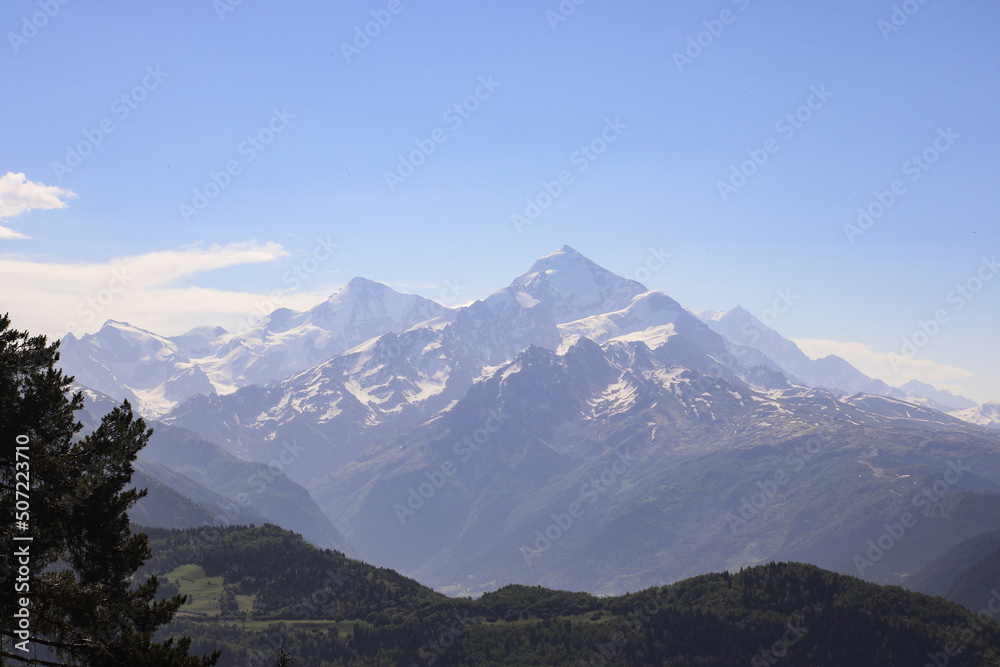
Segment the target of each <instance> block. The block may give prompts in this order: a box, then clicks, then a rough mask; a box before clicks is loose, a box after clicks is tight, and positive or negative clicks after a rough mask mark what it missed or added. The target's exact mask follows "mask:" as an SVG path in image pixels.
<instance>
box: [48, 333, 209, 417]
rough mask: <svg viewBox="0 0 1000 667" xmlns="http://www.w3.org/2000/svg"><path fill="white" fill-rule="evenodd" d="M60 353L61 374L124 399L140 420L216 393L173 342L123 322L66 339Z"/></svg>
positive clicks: (195, 366) (200, 370) (206, 378)
mask: <svg viewBox="0 0 1000 667" xmlns="http://www.w3.org/2000/svg"><path fill="white" fill-rule="evenodd" d="M59 353H60V365H61V367H62V369H63V370H64V371H65V372H66V373H67V374H68V375H72V376H74V377H75V378H76V382H77V383H78V384H81V385H84V386H87V387H90V388H92V389H96V390H97V391H100V392H103V393H105V394H107V395H108V396H111V397H112V398H114V399H116V400H123V399H128V400H129V402H130V403H132V405H133V406H134V407H135V409H136V412H138V413H139V414H141V415H142V416H144V417H151V418H156V417H159V416H160V415H162V414H164V413H166V412H167V411H168V410H169V409H170V408H172V407H173V406H174V405H176V404H177V403H179V402H180V401H182V400H184V399H185V398H187V397H188V396H192V395H194V394H211V393H214V392H215V386H214V385H213V384H212V382H211V380H210V379H209V378H208V376H207V375H206V374H205V371H204V370H202V369H201V367H199V365H198V364H196V363H194V362H193V361H192V360H191V358H190V357H188V356H187V355H186V354H185V353H184V352H183V350H181V348H180V346H178V344H177V343H176V342H174V341H172V340H170V339H169V338H165V337H163V336H159V335H157V334H155V333H152V332H150V331H146V330H144V329H140V328H138V327H134V326H131V325H129V324H126V323H124V322H115V321H113V320H108V321H107V322H106V323H105V324H104V326H103V327H101V329H100V331H98V332H97V333H93V334H85V335H83V336H82V337H81V338H76V337H75V336H73V334H68V335H67V336H66V337H65V338H63V339H62V342H61V343H60V346H59Z"/></svg>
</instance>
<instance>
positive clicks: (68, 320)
mask: <svg viewBox="0 0 1000 667" xmlns="http://www.w3.org/2000/svg"><path fill="white" fill-rule="evenodd" d="M288 255H289V253H288V251H287V250H285V249H284V248H283V247H282V246H281V245H280V244H278V243H256V242H248V243H229V244H226V245H213V246H209V247H205V246H201V245H196V246H190V247H186V248H181V249H177V250H166V251H161V252H152V253H146V254H142V255H132V256H128V257H120V258H115V259H111V260H108V261H106V262H100V263H58V262H41V261H28V260H20V259H18V260H15V259H0V284H3V285H5V286H8V287H9V289H5V290H4V295H3V301H2V303H0V311H9V312H10V315H11V318H12V319H13V323H14V326H16V327H17V328H19V329H22V330H24V329H26V330H28V331H31V332H32V333H44V334H46V335H49V336H54V337H62V336H63V335H64V334H66V333H69V332H73V333H77V334H82V333H88V332H93V331H96V330H97V329H98V328H100V326H101V324H103V323H104V322H105V321H106V320H108V319H114V320H121V321H126V322H129V323H130V324H133V325H135V326H139V327H142V328H144V329H149V330H151V331H155V332H156V333H160V334H164V335H176V334H179V333H182V332H184V331H186V330H188V329H190V328H191V327H194V326H198V325H202V324H212V325H221V326H223V327H226V328H228V329H232V328H234V327H235V325H236V324H237V323H238V322H240V321H241V320H242V319H245V318H246V316H247V314H248V313H252V312H259V311H260V310H262V309H263V310H264V311H265V312H270V310H272V309H273V308H277V307H279V306H282V307H288V308H296V309H302V308H306V307H310V306H313V305H315V304H316V303H318V302H319V301H321V300H322V299H324V298H325V297H326V296H329V287H328V286H326V287H324V286H320V285H317V286H316V288H317V289H319V288H321V287H324V289H321V291H318V292H316V293H311V292H304V291H292V290H283V293H282V297H281V299H280V303H274V299H273V298H272V297H271V293H270V292H249V291H248V292H241V291H233V290H222V289H215V288H209V287H199V286H183V287H179V286H175V285H176V283H177V282H178V281H179V280H180V279H182V278H185V277H188V276H192V275H196V274H200V273H203V272H205V271H210V270H213V269H221V268H226V267H235V266H240V265H246V264H261V263H272V262H277V261H279V260H281V259H283V258H286V257H288ZM276 287H278V286H276ZM262 304H264V305H262ZM271 304H273V306H271Z"/></svg>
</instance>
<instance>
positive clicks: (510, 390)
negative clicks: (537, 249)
mask: <svg viewBox="0 0 1000 667" xmlns="http://www.w3.org/2000/svg"><path fill="white" fill-rule="evenodd" d="M251 319H260V321H248V322H247V323H245V325H244V326H242V327H240V329H239V330H237V331H235V332H226V331H223V330H222V329H219V328H216V327H212V326H205V327H199V328H197V329H195V330H193V331H191V332H189V333H187V334H184V335H182V336H175V337H164V336H159V335H157V334H154V333H152V332H147V331H143V330H141V329H138V328H136V327H133V326H130V325H128V324H125V323H120V322H108V323H106V324H105V325H104V327H103V328H102V329H101V330H100V331H98V332H97V333H95V334H90V335H85V336H83V337H82V338H76V337H74V336H68V337H67V338H66V339H64V340H63V342H62V348H61V350H62V352H63V358H62V363H63V368H64V370H65V371H66V372H67V373H68V374H71V375H74V376H75V378H76V382H77V383H79V384H80V385H83V386H85V387H88V388H89V389H91V390H94V391H93V392H92V395H93V396H97V392H101V393H103V394H106V395H107V396H109V397H110V398H111V399H113V400H115V401H120V400H122V399H125V398H127V399H129V400H130V401H133V402H134V403H135V404H136V405H137V406H138V407H139V409H140V410H141V411H142V412H143V414H144V415H145V416H146V417H147V418H149V419H154V420H155V422H151V425H152V426H153V427H154V435H153V439H152V441H151V445H150V448H149V449H150V451H148V452H143V458H144V459H147V460H148V461H140V463H141V464H142V465H141V466H140V467H139V470H140V471H141V472H142V474H143V475H145V476H146V477H145V478H144V479H155V481H156V482H157V483H158V485H157V488H158V489H159V491H158V494H159V496H158V497H159V498H160V500H159V501H158V503H157V506H156V507H151V506H147V507H145V509H144V511H146V513H147V515H146V516H147V517H148V518H143V517H141V516H140V515H138V514H135V515H134V518H135V520H137V521H138V520H142V521H143V522H149V523H150V524H154V525H157V526H161V527H165V528H188V527H191V526H194V525H200V524H202V523H204V522H205V514H206V513H207V514H209V515H211V516H212V517H214V519H213V522H214V523H229V524H232V523H258V521H259V520H260V521H263V520H266V521H268V522H271V523H277V524H279V525H281V526H283V527H285V528H290V529H294V530H297V531H298V532H301V533H302V534H303V535H304V536H305V537H306V539H308V540H309V541H311V542H313V543H314V544H316V545H318V546H320V547H324V548H334V549H338V550H345V549H346V550H350V551H351V553H353V554H356V555H358V556H359V557H361V558H363V559H365V560H367V561H369V562H372V563H374V564H377V565H380V566H384V567H391V568H394V569H396V570H398V571H400V572H402V573H403V574H405V575H407V576H412V577H415V578H417V579H418V580H420V581H422V582H423V583H425V584H427V585H430V586H433V587H434V588H436V589H437V590H439V591H444V592H447V593H450V594H475V595H479V594H483V593H488V592H492V591H496V590H497V589H500V588H501V587H503V586H506V585H508V584H521V585H539V584H541V585H546V586H553V587H560V588H567V589H573V590H586V591H589V592H590V593H592V594H602V595H618V594H622V593H624V592H626V591H635V590H640V589H648V588H649V587H653V586H661V585H663V584H664V583H667V582H670V581H676V580H679V579H683V578H687V577H692V576H696V575H700V574H702V573H704V572H707V571H712V570H719V571H721V570H728V571H735V570H738V569H739V568H741V567H747V566H752V565H756V564H760V563H767V562H769V561H772V560H782V561H800V562H809V563H813V564H815V565H818V566H821V567H824V568H827V569H830V570H834V571H838V572H841V573H846V574H853V575H856V576H860V577H862V578H864V579H868V580H870V581H873V582H878V583H893V584H901V585H904V586H908V587H917V588H919V585H918V584H919V582H928V581H932V580H933V581H935V582H937V583H935V586H938V588H936V589H934V591H935V592H938V593H948V592H949V591H950V590H951V589H950V588H945V589H942V588H940V586H942V585H943V584H942V583H941V582H942V581H944V579H947V578H948V577H952V578H953V580H952V581H949V582H948V586H951V585H952V584H955V582H956V581H958V579H959V578H960V577H964V576H965V574H966V571H967V570H970V569H971V568H975V567H978V566H980V565H981V567H980V570H981V571H988V570H989V567H988V563H985V562H984V563H980V561H981V560H982V559H984V558H986V557H987V555H988V554H986V553H985V552H984V550H982V549H978V550H977V549H972V548H970V549H967V550H966V551H965V552H963V553H965V554H966V555H965V556H964V557H962V558H953V557H952V556H949V554H951V553H952V551H953V550H955V549H961V548H962V546H961V545H965V544H967V543H968V542H969V540H975V539H978V537H979V536H981V535H983V534H986V533H989V532H991V531H997V530H1000V430H998V429H997V427H1000V411H998V410H997V409H996V404H985V405H982V406H976V405H975V404H974V403H973V402H971V401H969V400H968V399H965V398H963V397H959V396H954V395H952V394H950V393H948V392H944V391H940V390H937V389H935V388H934V387H931V386H929V385H924V384H921V383H909V384H907V385H904V386H903V387H899V388H893V387H889V386H887V385H885V384H884V383H882V382H880V381H878V380H873V379H871V378H868V377H867V376H865V375H863V374H862V373H860V372H859V371H858V370H857V369H855V368H853V367H852V366H851V365H850V364H849V363H848V362H846V361H845V360H843V359H840V358H839V357H832V356H831V357H826V358H824V359H818V360H812V359H809V358H808V357H806V356H805V355H804V354H803V353H802V352H801V350H799V349H798V347H797V346H796V345H795V344H794V343H792V342H791V341H789V340H787V339H784V338H782V337H781V336H780V335H779V334H778V333H777V332H775V331H774V330H772V329H770V328H769V327H767V326H766V325H765V324H764V323H763V322H762V321H761V320H760V319H758V318H755V317H754V316H753V315H751V314H750V313H748V312H747V311H745V310H743V309H741V308H735V309H733V310H730V311H728V312H725V313H715V312H704V313H692V312H690V311H688V310H686V309H685V308H684V307H683V306H681V305H680V304H679V303H677V302H676V301H675V300H673V299H672V298H670V297H669V296H667V295H666V294H663V293H662V292H658V291H650V290H647V289H646V288H645V287H644V286H643V285H642V284H640V283H638V282H636V281H634V280H629V279H626V278H623V277H620V276H618V275H615V274H614V273H612V272H610V271H607V270H605V269H603V268H601V267H600V266H598V265H597V264H595V263H594V262H592V261H590V260H589V259H587V258H585V257H583V256H582V255H580V254H579V253H577V252H576V251H574V250H573V249H572V248H569V247H563V248H561V249H560V250H558V251H557V252H555V253H553V254H551V255H549V256H547V257H544V258H542V259H540V260H538V261H537V262H535V264H534V265H533V266H532V267H531V268H530V269H528V271H526V272H525V273H524V274H522V275H520V276H518V277H517V278H515V279H514V280H513V281H512V282H511V284H510V285H508V286H507V287H504V288H502V289H499V290H497V291H496V292H494V293H493V294H491V295H489V296H488V297H486V298H484V299H481V300H478V301H475V302H472V303H469V304H466V305H463V306H460V307H455V308H446V307H443V306H441V305H439V304H437V303H435V302H432V301H429V300H426V299H423V298H422V297H417V296H412V295H404V294H400V293H398V292H395V291H393V290H391V289H390V288H388V287H386V286H384V285H381V284H379V283H374V282H372V281H368V280H364V279H354V280H352V281H351V282H350V283H348V284H347V285H346V286H344V287H343V288H342V289H341V290H339V291H338V292H337V293H335V294H334V295H332V296H331V297H330V298H329V299H328V300H327V301H325V302H323V303H322V304H319V305H318V306H316V307H315V308H313V309H311V310H309V311H305V312H302V313H298V312H292V311H289V310H286V309H279V310H276V311H274V312H272V313H270V314H269V315H267V316H266V317H263V318H251ZM765 319H766V318H765ZM153 464H156V465H153ZM159 485H162V486H163V487H164V488H162V489H160V488H159ZM168 489H172V490H173V491H174V492H175V493H174V494H172V495H171V494H169V493H168ZM306 490H308V491H306ZM220 497H221V498H220ZM185 498H186V499H187V501H190V502H187V503H185V502H182V501H183V499H185ZM153 499H154V493H153V491H152V489H151V493H150V496H149V497H148V498H146V499H144V500H146V501H151V500H153ZM227 505H228V506H229V510H228V512H227V510H226V509H225V508H226V507H227ZM199 508H201V509H200V510H199ZM140 509H142V508H140ZM234 512H235V516H233V513H234ZM171 517H173V518H171ZM296 522H297V523H296ZM973 554H974V555H977V556H981V558H980V560H977V561H975V562H973V560H970V559H972V558H973ZM949 564H950V565H949ZM949 568H951V569H949ZM955 568H959V569H955ZM959 570H960V571H959ZM944 571H947V573H946V575H945V574H941V573H942V572H944ZM931 572H938V575H937V578H935V577H933V576H931V575H930V573H931ZM942 577H944V579H942ZM969 577H971V578H968V579H966V580H967V581H972V580H973V579H974V577H972V575H971V574H970V575H969ZM977 581H978V580H977ZM997 584H1000V582H997ZM955 585H957V584H955ZM991 588H992V587H991ZM956 590H957V589H956ZM987 590H989V588H988V589H987ZM970 599H971V598H970Z"/></svg>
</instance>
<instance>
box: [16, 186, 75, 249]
mask: <svg viewBox="0 0 1000 667" xmlns="http://www.w3.org/2000/svg"><path fill="white" fill-rule="evenodd" d="M75 196H76V193H74V192H73V191H72V190H65V189H63V188H60V187H56V186H54V185H44V184H43V183H36V182H34V181H29V180H28V177H27V176H25V175H24V174H23V173H20V174H16V173H14V172H12V171H8V172H7V173H6V174H4V175H3V176H0V220H6V219H9V218H13V217H15V216H18V215H21V214H22V213H24V212H25V211H30V210H32V209H35V210H50V209H55V208H65V207H66V200H67V199H72V198H73V197H75ZM26 238H28V237H27V236H25V235H24V234H22V233H21V232H18V231H15V230H13V229H11V228H10V227H4V226H3V225H0V239H26Z"/></svg>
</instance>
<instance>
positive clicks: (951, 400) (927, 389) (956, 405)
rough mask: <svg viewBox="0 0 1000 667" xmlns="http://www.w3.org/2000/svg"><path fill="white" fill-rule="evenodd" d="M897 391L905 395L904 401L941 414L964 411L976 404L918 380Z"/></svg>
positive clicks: (911, 381) (900, 387) (904, 385)
mask: <svg viewBox="0 0 1000 667" xmlns="http://www.w3.org/2000/svg"><path fill="white" fill-rule="evenodd" d="M899 389H900V391H903V392H905V393H906V400H908V401H911V402H913V403H919V404H921V405H926V406H927V407H929V408H933V409H934V410H940V411H941V412H949V411H952V410H964V409H967V408H975V407H976V406H977V404H976V402H975V401H973V400H972V399H970V398H966V397H965V396H959V395H956V394H953V393H951V392H950V391H948V390H947V389H938V388H937V387H935V386H933V385H930V384H927V383H926V382H921V381H920V380H910V381H909V382H907V383H906V384H903V385H900V386H899Z"/></svg>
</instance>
